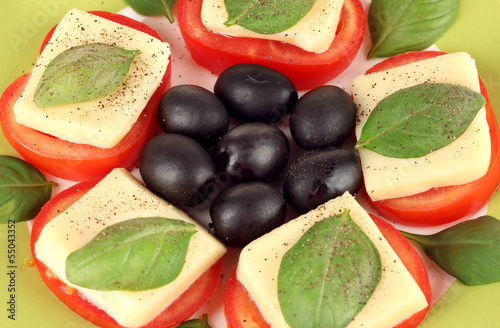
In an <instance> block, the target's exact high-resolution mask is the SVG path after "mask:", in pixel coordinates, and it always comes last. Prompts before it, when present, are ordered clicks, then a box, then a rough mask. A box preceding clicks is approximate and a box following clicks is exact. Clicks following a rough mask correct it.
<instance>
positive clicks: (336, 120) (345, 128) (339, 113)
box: [290, 85, 356, 150]
mask: <svg viewBox="0 0 500 328" xmlns="http://www.w3.org/2000/svg"><path fill="white" fill-rule="evenodd" d="M355 124H356V105H355V104H354V101H353V100H352V98H351V96H350V95H349V94H348V93H347V92H345V91H344V90H343V89H341V88H339V87H336V86H332V85H330V86H321V87H318V88H315V89H312V90H310V91H308V92H307V93H306V94H304V95H303V96H302V97H300V99H299V100H298V101H297V103H296V104H295V107H294V108H293V109H292V112H291V113H290V134H291V135H292V138H293V140H295V142H296V143H297V145H299V147H301V148H303V149H306V150H312V149H318V148H325V147H338V146H340V145H342V144H343V143H344V142H345V141H346V140H347V139H348V138H349V136H350V135H351V134H352V132H353V130H354V127H355Z"/></svg>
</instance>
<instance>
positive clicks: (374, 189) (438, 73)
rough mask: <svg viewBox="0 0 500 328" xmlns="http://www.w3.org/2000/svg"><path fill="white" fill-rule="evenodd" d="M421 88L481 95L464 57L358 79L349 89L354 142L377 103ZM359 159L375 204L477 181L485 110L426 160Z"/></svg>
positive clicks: (482, 169)
mask: <svg viewBox="0 0 500 328" xmlns="http://www.w3.org/2000/svg"><path fill="white" fill-rule="evenodd" d="M425 82H434V83H451V84H457V85H461V86H464V87H467V88H469V89H472V90H474V91H476V92H480V87H479V78H478V73H477V69H476V66H475V62H474V60H473V59H472V58H471V57H470V55H468V54H467V53H463V52H462V53H452V54H446V55H442V56H437V57H433V58H429V59H425V60H422V61H418V62H413V63H410V64H407V65H403V66H400V67H396V68H391V69H388V70H386V71H382V72H377V73H372V74H368V75H362V76H359V77H357V78H355V79H354V81H353V84H352V93H353V98H354V101H355V103H356V106H357V119H358V123H357V126H356V137H357V138H358V139H359V137H360V135H361V131H362V128H363V126H364V124H365V122H366V120H367V119H368V116H369V114H370V112H371V111H372V110H373V109H374V108H375V106H376V105H377V104H378V102H379V101H380V100H382V99H383V98H385V97H387V96H388V95H390V94H391V93H393V92H395V91H397V90H399V89H403V88H406V87H411V86H414V85H417V84H420V83H425ZM359 155H360V159H361V164H362V169H363V175H364V180H365V186H366V190H367V192H368V195H369V197H370V198H371V199H372V200H373V201H377V200H382V199H389V198H396V197H404V196H409V195H414V194H417V193H420V192H424V191H427V190H429V189H431V188H434V187H445V186H453V185H460V184H464V183H468V182H471V181H474V180H477V179H479V178H481V177H482V176H484V175H485V174H486V172H487V170H488V167H489V164H490V155H491V139H490V133H489V126H488V122H487V120H486V109H485V108H484V107H483V108H482V109H480V110H479V112H478V113H477V114H476V117H475V118H474V120H473V121H472V123H471V124H470V126H469V127H468V128H467V130H466V131H465V132H464V133H463V134H462V135H461V136H460V137H459V138H457V139H456V140H455V141H453V142H452V143H451V144H449V145H447V146H446V147H443V148H441V149H438V150H435V151H433V152H432V153H430V154H428V155H426V156H423V157H419V158H408V159H399V158H390V157H386V156H383V155H379V154H377V153H375V152H373V151H370V150H366V149H360V150H359Z"/></svg>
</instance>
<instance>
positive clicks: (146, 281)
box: [66, 217, 196, 291]
mask: <svg viewBox="0 0 500 328" xmlns="http://www.w3.org/2000/svg"><path fill="white" fill-rule="evenodd" d="M195 233H196V227H195V225H194V224H192V223H188V222H185V221H182V220H174V219H167V218H160V217H150V218H137V219H130V220H126V221H122V222H118V223H116V224H113V225H110V226H108V227H106V228H104V229H103V230H102V231H101V232H100V233H99V234H98V235H96V236H95V237H94V238H93V239H92V240H91V241H89V242H88V243H87V244H86V245H84V246H83V247H81V248H80V249H78V250H76V251H74V252H73V253H71V254H70V255H69V256H68V258H67V259H66V278H67V279H68V281H70V282H71V283H73V284H75V285H78V286H81V287H85V288H90V289H95V290H102V291H107V290H129V291H138V290H147V289H153V288H158V287H161V286H164V285H166V284H168V283H170V282H171V281H173V280H175V279H176V278H177V276H178V275H179V273H180V272H181V270H182V268H183V266H184V262H185V258H186V253H187V250H188V247H189V242H190V239H191V237H192V236H193V235H194V234H195Z"/></svg>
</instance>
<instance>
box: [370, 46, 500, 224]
mask: <svg viewBox="0 0 500 328" xmlns="http://www.w3.org/2000/svg"><path fill="white" fill-rule="evenodd" d="M442 54H444V53H443V52H437V51H420V52H410V53H405V54H402V55H397V56H395V57H392V58H389V59H386V60H384V61H382V62H380V63H379V64H377V65H375V66H373V67H372V68H371V69H369V70H368V71H367V74H369V73H373V72H377V71H382V70H386V69H388V68H391V67H397V66H400V65H404V64H406V63H410V62H414V61H418V60H422V59H425V58H430V57H435V56H439V55H442ZM479 82H480V87H481V93H482V95H483V96H484V97H485V98H486V119H487V122H488V125H489V129H490V136H491V160H490V166H489V169H488V171H487V173H486V175H484V176H483V177H482V178H480V179H478V180H475V181H472V182H469V183H466V184H462V185H456V186H447V187H439V188H433V189H430V190H428V191H425V192H422V193H419V194H416V195H412V196H406V197H400V198H393V199H386V200H381V201H375V202H374V201H371V199H370V197H369V195H368V193H367V192H366V190H364V192H365V194H366V195H367V197H366V198H367V199H368V201H369V202H370V204H371V205H372V206H373V208H374V209H375V210H376V211H378V213H380V214H381V215H382V216H384V217H385V218H387V219H390V220H392V221H394V222H398V223H402V224H406V225H412V226H437V225H441V224H445V223H449V222H453V221H455V220H458V219H460V218H463V217H464V216H466V215H469V214H473V213H475V212H476V211H478V210H479V209H480V208H481V207H482V206H484V205H485V204H486V202H487V201H488V200H489V199H490V197H491V196H492V195H493V194H494V193H495V191H496V190H497V189H498V185H499V183H500V163H499V161H500V147H499V141H500V137H499V128H498V123H497V121H496V118H495V114H494V112H493V108H492V107H491V103H490V100H489V98H488V94H487V92H486V89H485V87H484V85H483V83H482V81H481V79H480V80H479Z"/></svg>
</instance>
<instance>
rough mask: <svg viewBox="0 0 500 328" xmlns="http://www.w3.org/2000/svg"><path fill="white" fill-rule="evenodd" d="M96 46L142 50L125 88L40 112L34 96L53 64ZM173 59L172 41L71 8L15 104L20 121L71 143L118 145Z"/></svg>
mask: <svg viewBox="0 0 500 328" xmlns="http://www.w3.org/2000/svg"><path fill="white" fill-rule="evenodd" d="M96 42H101V43H107V44H114V45H116V46H118V47H121V48H124V49H127V50H137V49H139V50H140V51H141V54H140V55H139V56H137V57H136V58H135V59H134V61H133V63H132V66H131V67H130V70H129V72H128V74H127V76H126V77H125V80H124V82H123V83H122V85H120V86H119V87H118V88H117V89H116V90H115V91H113V92H112V93H111V94H109V95H106V96H104V97H102V98H99V99H96V100H93V101H86V102H81V103H76V104H67V105H59V106H53V107H47V108H38V107H37V106H36V104H35V103H34V101H33V96H34V92H35V89H36V87H37V85H38V82H39V81H40V78H41V76H42V74H43V72H44V70H45V67H46V66H47V65H48V64H49V63H50V61H51V60H52V59H54V57H56V56H57V55H58V54H60V53H61V52H63V51H64V50H67V49H69V48H71V47H74V46H78V45H81V44H85V43H96ZM169 56H170V47H169V45H168V43H166V42H162V41H161V40H158V39H156V38H154V37H152V36H150V35H148V34H146V33H144V32H140V31H138V30H136V29H133V28H130V27H127V26H123V25H121V24H118V23H115V22H112V21H110V20H107V19H104V18H101V17H99V16H96V15H93V14H90V13H86V12H83V11H79V10H76V9H73V10H70V11H69V12H68V13H67V14H66V15H65V16H64V17H63V19H62V20H61V22H60V23H59V24H58V25H57V28H56V29H55V31H54V34H53V36H52V37H51V39H50V41H49V43H48V44H47V46H46V47H45V48H44V50H43V51H42V53H41V55H40V56H39V58H38V61H37V63H36V65H35V67H34V68H33V70H32V74H31V76H30V78H29V80H28V83H27V84H26V88H25V89H24V91H23V93H22V95H21V97H20V98H19V100H18V101H17V102H16V104H15V105H14V114H15V118H16V122H18V123H19V124H23V125H25V126H27V127H30V128H32V129H35V130H38V131H40V132H43V133H47V134H50V135H53V136H55V137H57V138H59V139H63V140H67V141H70V142H74V143H81V144H89V145H93V146H97V147H101V148H110V147H113V146H115V145H116V144H118V143H119V142H120V140H122V138H123V137H124V136H125V135H126V134H127V133H128V132H129V131H130V128H131V126H132V125H133V124H134V123H135V122H136V121H137V119H138V117H139V116H140V115H141V113H142V111H143V109H144V107H145V106H146V104H147V103H148V101H149V99H150V97H151V96H152V94H153V93H154V92H155V91H156V89H157V88H158V86H159V85H160V83H161V81H162V79H163V75H164V74H165V72H166V70H167V66H168V63H169Z"/></svg>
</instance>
